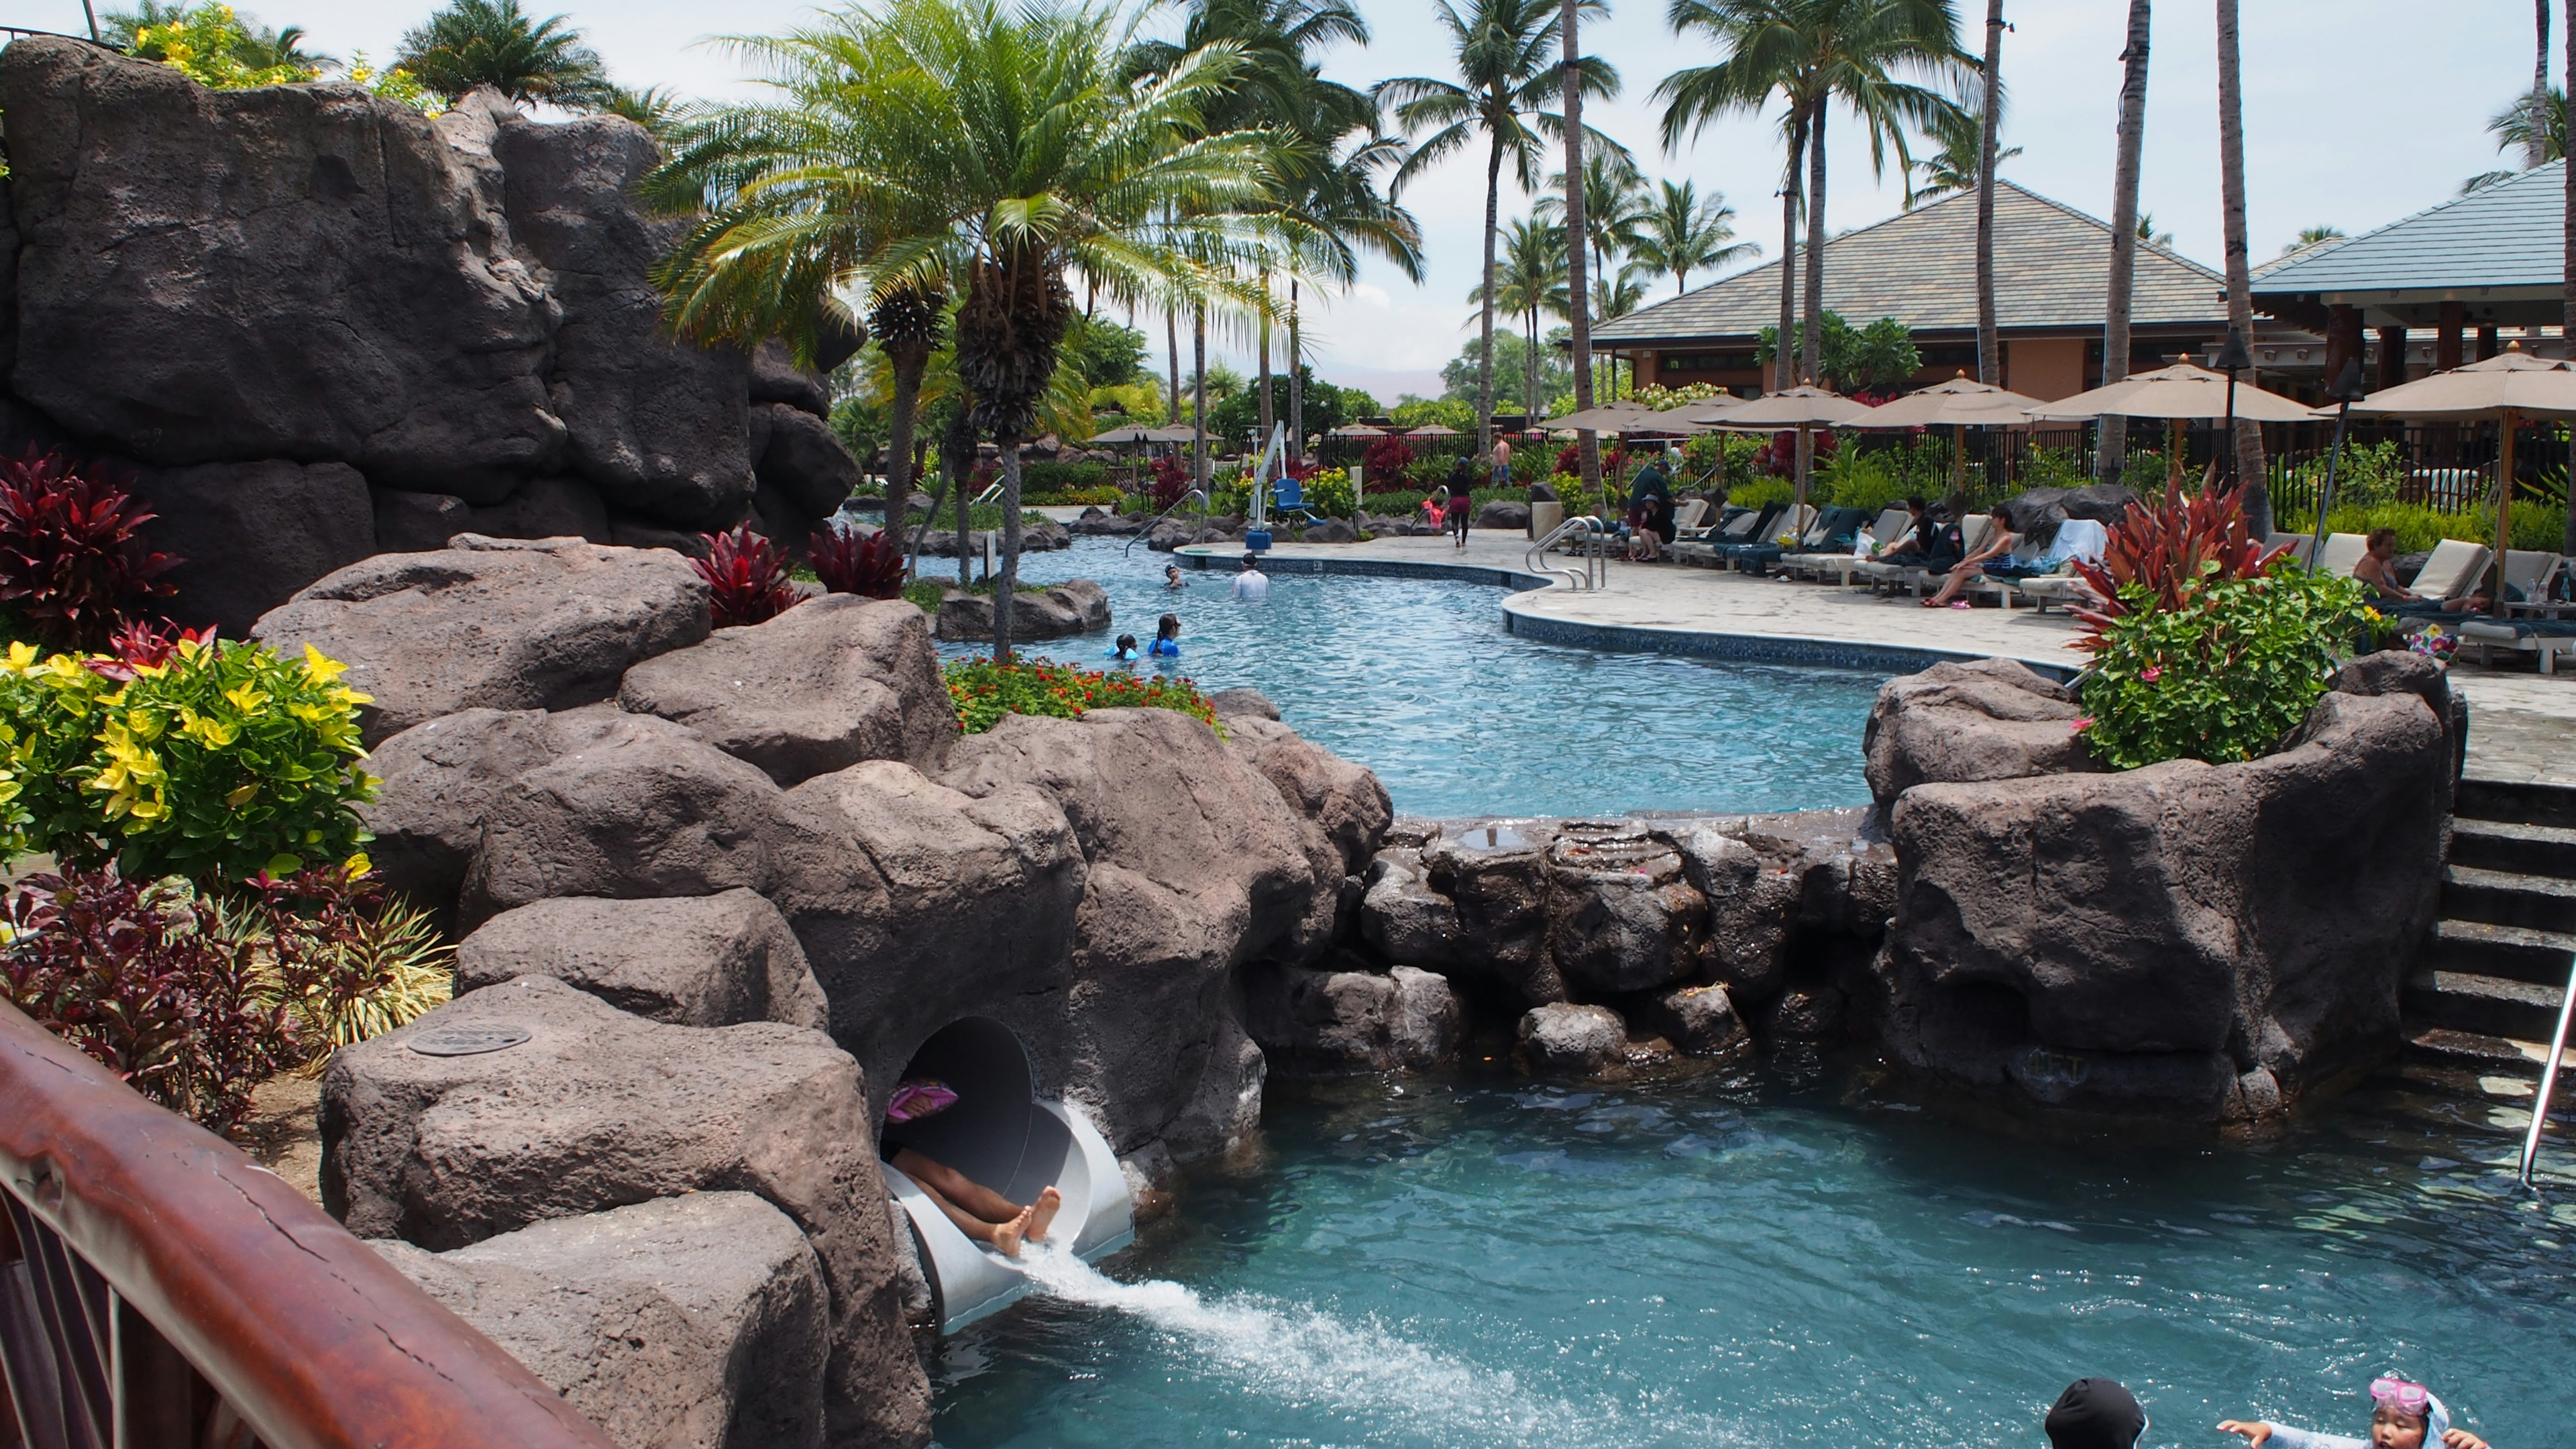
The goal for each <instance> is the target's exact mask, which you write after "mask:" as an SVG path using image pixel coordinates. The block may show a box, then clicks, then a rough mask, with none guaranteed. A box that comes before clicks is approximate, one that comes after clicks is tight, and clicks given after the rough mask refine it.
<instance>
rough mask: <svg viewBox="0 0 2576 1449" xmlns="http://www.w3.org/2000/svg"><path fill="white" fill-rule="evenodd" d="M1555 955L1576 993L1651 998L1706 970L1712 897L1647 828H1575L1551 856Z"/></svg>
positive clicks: (1560, 837)
mask: <svg viewBox="0 0 2576 1449" xmlns="http://www.w3.org/2000/svg"><path fill="white" fill-rule="evenodd" d="M1547 867H1548V870H1547V874H1548V890H1549V894H1550V895H1551V897H1552V898H1553V899H1552V901H1551V904H1550V908H1549V912H1548V943H1547V944H1548V954H1549V958H1550V959H1551V960H1552V961H1553V962H1554V964H1555V967H1556V971H1557V974H1558V976H1559V977H1561V978H1562V979H1563V980H1564V981H1565V983H1566V984H1567V985H1568V986H1569V987H1574V988H1578V989H1582V990H1586V991H1591V992H1610V993H1616V992H1630V991H1644V990H1647V989H1649V988H1652V987H1659V986H1666V985H1669V984H1671V983H1673V982H1675V981H1679V980H1681V979H1683V978H1684V977H1687V976H1689V975H1691V974H1692V973H1693V972H1694V971H1695V970H1697V969H1698V966H1699V953H1700V941H1701V936H1700V932H1701V929H1702V927H1703V924H1704V922H1705V919H1706V912H1707V909H1708V901H1707V898H1706V897H1704V896H1702V895H1701V894H1700V893H1699V892H1698V891H1697V890H1694V889H1693V888H1692V887H1691V884H1690V882H1688V881H1686V880H1684V879H1683V878H1682V858H1681V854H1680V852H1679V851H1677V850H1675V849H1674V848H1673V847H1672V846H1671V845H1669V844H1667V843H1666V842H1664V841H1662V840H1658V839H1656V838H1655V837H1653V836H1652V835H1649V834H1648V833H1646V831H1645V829H1644V828H1643V827H1642V826H1614V827H1606V828H1605V827H1601V826H1597V825H1593V824H1590V823H1588V822H1577V823H1572V824H1569V825H1567V826H1566V827H1564V828H1563V829H1562V830H1560V831H1558V833H1557V835H1556V838H1555V840H1554V841H1552V842H1551V843H1550V844H1549V846H1548V850H1547Z"/></svg>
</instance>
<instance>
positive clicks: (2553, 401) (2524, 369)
mask: <svg viewBox="0 0 2576 1449" xmlns="http://www.w3.org/2000/svg"><path fill="white" fill-rule="evenodd" d="M2352 407H2353V411H2355V412H2360V413H2377V414H2379V415H2381V416H2383V417H2405V418H2430V419H2432V420H2434V421H2436V422H2477V421H2483V420H2485V419H2488V418H2493V419H2495V422H2496V429H2497V432H2498V435H2499V437H2500V440H2501V443H2502V447H2501V449H2500V451H2499V455H2498V458H2497V462H2496V546H2495V569H2496V573H2495V579H2494V582H2493V584H2491V585H2490V588H2491V590H2492V592H2493V593H2495V594H2498V595H2500V594H2501V593H2502V592H2503V587H2504V555H2505V547H2506V545H2507V544H2508V543H2509V542H2510V541H2511V540H2512V537H2513V535H2512V533H2511V532H2510V531H2509V520H2508V519H2507V517H2506V514H2507V512H2508V510H2510V509H2511V508H2512V506H2513V428H2514V424H2515V423H2516V422H2518V421H2520V420H2521V419H2524V418H2576V366H2571V365H2570V364H2568V363H2565V362H2560V361H2557V360H2555V359H2553V358H2547V357H2534V356H2532V355H2531V354H2530V353H2528V352H2525V351H2523V350H2522V344H2521V343H2519V342H2515V343H2513V344H2511V345H2509V346H2507V347H2506V348H2505V350H2504V351H2502V352H2499V353H2497V354H2496V355H2495V356H2493V357H2490V358H2488V359H2486V360H2485V361H2483V362H2472V363H2470V364H2468V365H2467V366H2465V367H2455V368H2452V369H2451V370H2450V371H2448V372H2437V373H2434V374H2433V375H2432V376H2431V377H2419V378H2417V379H2416V380H2414V381H2413V382H2407V383H2400V384H2398V385H2397V386H2395V387H2392V388H2386V389H2383V390H2382V391H2379V392H2375V393H2372V394H2371V395H2370V400H2369V401H2367V402H2357V403H2354V404H2353V405H2352ZM2498 602H2501V599H2499V600H2498Z"/></svg>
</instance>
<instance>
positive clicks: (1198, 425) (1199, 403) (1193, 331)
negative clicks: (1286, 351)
mask: <svg viewBox="0 0 2576 1449" xmlns="http://www.w3.org/2000/svg"><path fill="white" fill-rule="evenodd" d="M1190 433H1191V438H1190V481H1191V482H1192V483H1194V484H1196V485H1197V487H1198V490H1199V491H1200V492H1201V493H1205V492H1206V491H1207V486H1208V449H1207V303H1205V302H1201V303H1198V304H1197V305H1196V306H1195V307H1194V308H1193V309H1192V310H1191V312H1190Z"/></svg>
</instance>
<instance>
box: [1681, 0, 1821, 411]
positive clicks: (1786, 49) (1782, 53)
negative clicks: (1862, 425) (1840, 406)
mask: <svg viewBox="0 0 2576 1449" xmlns="http://www.w3.org/2000/svg"><path fill="white" fill-rule="evenodd" d="M1665 19H1666V21H1667V23H1669V24H1670V25H1671V26H1672V28H1673V31H1674V33H1676V34H1680V33H1683V32H1686V31H1691V30H1697V31H1700V32H1702V33H1703V34H1705V35H1706V37H1707V38H1708V39H1709V40H1710V41H1711V42H1712V43H1714V44H1715V45H1716V46H1717V48H1718V49H1719V51H1720V52H1721V53H1722V55H1723V57H1724V58H1723V59H1721V60H1719V61H1718V62H1717V63H1716V64H1714V65H1703V66H1690V67H1685V68H1684V69H1681V70H1677V71H1674V72H1673V73H1672V74H1671V75H1668V76H1666V77H1664V78H1663V80H1662V81H1661V82H1659V83H1658V84H1657V85H1656V86H1655V96H1656V98H1657V99H1659V100H1661V101H1663V102H1664V120H1663V139H1664V150H1665V151H1666V152H1668V153H1669V152H1675V151H1678V150H1680V149H1681V144H1682V142H1683V141H1684V140H1686V139H1688V138H1690V137H1692V136H1696V135H1698V134H1699V133H1700V132H1701V131H1703V130H1705V129H1707V127H1708V125H1709V124H1710V123H1711V122H1713V121H1716V120H1719V119H1722V118H1724V117H1726V116H1730V115H1733V114H1735V113H1737V112H1744V111H1750V112H1758V111H1760V110H1761V109H1762V108H1763V107H1765V106H1767V105H1769V104H1770V103H1771V101H1772V99H1773V98H1774V97H1777V98H1778V99H1779V100H1780V101H1781V102H1783V114H1782V116H1781V120H1780V130H1781V134H1782V136H1783V138H1784V139H1785V140H1786V141H1787V143H1788V145H1787V150H1788V161H1787V164H1786V165H1785V166H1784V167H1783V168H1782V170H1781V180H1780V331H1779V334H1778V335H1780V336H1782V337H1788V336H1790V335H1792V334H1794V333H1795V332H1796V331H1797V321H1798V222H1799V220H1800V217H1801V215H1802V209H1803V207H1804V204H1805V193H1804V190H1803V183H1802V182H1801V180H1800V178H1801V177H1802V176H1803V175H1804V174H1805V167H1804V165H1803V162H1804V161H1805V158H1806V148H1807V120H1808V114H1809V107H1808V104H1807V98H1806V95H1805V93H1804V90H1803V87H1804V86H1805V84H1806V76H1807V72H1808V69H1809V55H1810V51H1811V45H1810V39H1811V37H1810V36H1809V35H1808V34H1807V30H1806V16H1805V15H1804V13H1803V10H1802V6H1801V5H1800V3H1799V0H1672V6H1671V9H1670V10H1668V11H1667V12H1666V15H1665ZM1795 380H1796V371H1795V364H1794V363H1793V362H1792V361H1791V360H1790V357H1789V352H1788V349H1787V348H1785V347H1784V348H1779V349H1777V350H1776V351H1775V352H1774V354H1773V356H1772V359H1771V386H1772V389H1773V390H1774V391H1778V390H1780V389H1783V388H1786V387H1789V386H1791V385H1792V384H1793V383H1794V382H1795Z"/></svg>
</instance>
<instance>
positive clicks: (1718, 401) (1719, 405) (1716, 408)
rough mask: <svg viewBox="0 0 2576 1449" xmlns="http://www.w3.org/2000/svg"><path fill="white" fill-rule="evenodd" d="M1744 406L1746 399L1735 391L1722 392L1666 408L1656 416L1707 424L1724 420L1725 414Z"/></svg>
mask: <svg viewBox="0 0 2576 1449" xmlns="http://www.w3.org/2000/svg"><path fill="white" fill-rule="evenodd" d="M1742 406H1744V399H1742V398H1740V397H1737V396H1736V395H1735V394H1733V393H1728V392H1722V393H1719V394H1718V395H1717V396H1715V397H1704V398H1701V399H1700V400H1699V401H1697V402H1686V403H1683V404H1681V405H1680V406H1678V407H1669V408H1666V409H1664V410H1663V411H1662V412H1661V413H1658V414H1656V416H1658V417H1665V418H1671V419H1673V420H1674V421H1676V422H1684V423H1698V424H1700V425H1702V426H1706V425H1707V424H1710V423H1714V422H1719V421H1722V420H1723V418H1724V416H1725V414H1727V413H1729V412H1731V411H1733V410H1734V409H1736V408H1740V407H1742Z"/></svg>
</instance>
